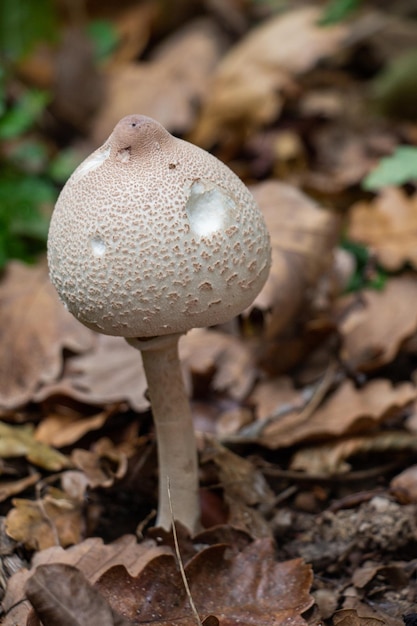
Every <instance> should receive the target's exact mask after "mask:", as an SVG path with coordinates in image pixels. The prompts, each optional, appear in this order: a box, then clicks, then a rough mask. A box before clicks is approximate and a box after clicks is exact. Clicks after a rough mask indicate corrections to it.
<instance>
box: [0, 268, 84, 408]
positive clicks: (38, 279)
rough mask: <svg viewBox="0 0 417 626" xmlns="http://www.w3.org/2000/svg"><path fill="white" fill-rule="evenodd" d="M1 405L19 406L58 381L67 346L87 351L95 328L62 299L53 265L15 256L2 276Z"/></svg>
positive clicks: (0, 292)
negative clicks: (29, 262) (76, 316)
mask: <svg viewBox="0 0 417 626" xmlns="http://www.w3.org/2000/svg"><path fill="white" fill-rule="evenodd" d="M0 328H1V329H2V330H1V333H2V334H1V341H0V408H3V409H14V408H16V407H19V406H21V405H23V404H25V403H26V402H28V401H30V400H32V398H33V396H34V394H35V392H36V391H38V390H39V388H40V387H41V386H42V385H44V384H46V383H51V382H53V381H55V380H56V379H57V378H58V376H59V374H60V372H61V369H62V363H63V356H62V351H63V349H64V348H67V349H69V350H71V351H73V352H83V351H85V350H87V349H88V348H90V347H91V346H92V343H93V333H92V332H91V331H90V330H88V329H87V328H85V327H84V326H82V324H80V323H79V322H77V321H76V320H75V319H74V318H73V316H72V315H70V314H69V313H68V312H67V311H66V310H65V309H64V307H63V306H62V304H61V303H60V302H59V300H58V296H57V295H56V292H55V290H54V288H53V287H52V285H51V283H50V282H49V278H48V274H47V269H46V267H45V266H44V265H43V264H41V265H38V266H36V267H29V266H25V265H23V264H21V263H18V262H15V261H13V262H11V263H9V265H8V266H7V267H6V270H5V272H4V274H3V276H2V280H1V282H0Z"/></svg>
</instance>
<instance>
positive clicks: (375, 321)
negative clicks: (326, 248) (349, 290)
mask: <svg viewBox="0 0 417 626" xmlns="http://www.w3.org/2000/svg"><path fill="white" fill-rule="evenodd" d="M337 309H338V310H339V311H343V310H348V311H349V312H348V314H347V315H346V316H345V318H344V319H343V321H342V322H341V323H339V332H340V333H341V335H342V337H343V347H342V358H343V359H344V360H345V361H347V362H348V364H349V366H350V367H352V368H353V369H360V370H364V371H368V370H372V369H375V368H377V367H380V366H381V365H384V364H385V363H389V362H390V361H392V360H393V359H394V358H395V356H396V355H397V353H398V351H399V349H400V348H401V344H402V343H403V342H404V341H405V340H406V339H408V338H409V337H411V336H412V335H413V334H414V333H415V332H416V330H417V281H416V278H415V276H414V275H413V274H402V275H401V276H398V277H395V278H391V279H390V280H388V281H387V283H386V285H385V287H384V289H383V291H375V290H371V289H368V290H365V291H363V292H362V293H361V295H360V298H358V296H357V295H353V296H346V297H345V298H342V299H341V300H340V301H339V303H338V306H337ZM335 313H336V314H337V310H335Z"/></svg>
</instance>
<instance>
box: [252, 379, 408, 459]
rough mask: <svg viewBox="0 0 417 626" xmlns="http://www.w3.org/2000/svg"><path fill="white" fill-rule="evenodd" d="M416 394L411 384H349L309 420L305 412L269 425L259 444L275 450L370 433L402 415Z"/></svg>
mask: <svg viewBox="0 0 417 626" xmlns="http://www.w3.org/2000/svg"><path fill="white" fill-rule="evenodd" d="M416 394H417V390H416V388H415V387H414V385H412V384H411V383H402V384H400V385H398V386H396V387H393V386H392V385H391V383H390V381H389V380H386V379H378V380H372V381H370V382H369V383H368V384H367V385H366V386H365V387H362V388H361V389H356V388H355V386H354V385H353V383H352V382H351V381H350V380H346V381H345V382H344V383H342V384H341V385H340V386H339V387H338V388H337V389H336V391H334V392H333V393H332V395H331V396H330V397H329V398H328V399H327V400H326V401H325V402H324V403H323V404H322V406H321V407H319V408H318V409H316V411H314V413H313V414H312V415H308V417H307V418H306V417H305V416H304V413H303V412H302V413H298V414H297V413H294V412H291V413H287V414H285V415H283V416H281V417H278V419H277V420H275V421H273V422H272V423H271V422H269V421H268V423H267V425H266V427H265V429H264V430H263V431H262V432H261V434H260V436H259V439H258V442H259V443H260V444H262V445H264V446H266V447H268V448H272V449H275V448H280V447H287V446H292V445H294V444H296V443H299V442H306V441H311V440H314V439H320V438H323V437H335V436H340V435H346V434H349V433H354V432H359V431H360V432H366V430H368V429H369V428H373V427H374V425H375V424H378V423H380V422H382V421H383V420H386V419H388V418H389V417H392V416H393V415H395V414H396V413H398V412H399V411H401V410H402V409H403V408H404V407H406V406H407V405H408V404H410V403H411V402H412V401H413V400H414V399H415V397H416Z"/></svg>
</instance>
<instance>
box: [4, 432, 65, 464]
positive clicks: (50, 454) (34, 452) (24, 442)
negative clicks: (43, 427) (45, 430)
mask: <svg viewBox="0 0 417 626" xmlns="http://www.w3.org/2000/svg"><path fill="white" fill-rule="evenodd" d="M19 456H24V457H26V458H27V460H28V461H29V462H30V463H33V464H34V465H37V466H39V467H42V468H43V469H46V470H49V471H51V472H58V471H59V470H61V469H64V468H65V467H68V466H69V465H70V461H69V459H68V458H67V457H66V456H64V455H63V454H61V453H60V452H58V451H57V450H54V449H53V448H50V447H49V446H47V445H45V444H43V443H40V442H38V441H36V440H35V436H34V428H33V426H32V425H31V424H27V425H25V426H9V425H8V424H4V423H3V422H0V458H6V459H7V458H12V457H19Z"/></svg>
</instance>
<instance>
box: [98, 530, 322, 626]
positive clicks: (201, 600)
mask: <svg viewBox="0 0 417 626" xmlns="http://www.w3.org/2000/svg"><path fill="white" fill-rule="evenodd" d="M185 572H186V575H187V579H188V583H189V586H190V591H191V595H192V598H193V601H194V603H195V605H196V608H197V611H198V613H199V615H200V617H201V618H202V619H203V618H204V617H206V616H208V615H214V616H216V617H217V618H218V620H219V624H220V626H238V624H242V623H244V624H247V625H248V626H249V625H252V624H253V626H255V625H256V626H284V624H285V626H305V624H306V622H305V620H304V619H303V618H302V617H301V613H303V612H304V611H305V610H307V609H308V608H309V607H310V606H311V604H312V602H313V599H312V597H311V596H310V595H309V590H310V585H311V581H312V575H311V569H310V567H309V566H308V565H305V564H304V563H303V562H302V561H301V560H300V559H296V560H292V561H286V562H284V563H277V562H276V560H275V557H274V548H273V543H272V542H271V541H270V540H269V539H262V540H257V541H254V542H252V543H251V544H249V546H247V547H246V548H244V549H243V550H242V551H241V552H238V553H237V554H236V553H231V552H229V551H228V550H227V546H226V545H221V544H220V545H219V544H218V545H214V546H210V547H208V548H205V549H203V550H202V551H201V552H199V553H198V554H197V555H196V556H195V557H193V558H192V559H191V561H189V562H188V563H187V564H186V565H185ZM230 581H233V584H231V583H230ZM96 585H97V588H98V589H99V590H100V592H101V593H102V594H103V595H104V597H105V598H106V599H107V601H108V602H109V604H110V605H111V606H112V608H113V609H114V610H115V611H116V612H118V613H120V614H121V615H123V616H124V617H125V618H127V619H131V620H135V619H136V620H137V622H136V623H140V622H141V621H142V622H146V621H153V622H155V621H156V622H158V624H159V625H160V626H171V625H172V624H173V623H175V624H178V625H179V626H194V625H195V617H194V615H193V614H192V613H191V610H190V608H189V603H188V598H187V595H186V593H185V590H184V585H183V583H182V580H181V577H180V575H179V571H178V569H177V565H176V562H175V559H174V557H173V556H169V555H166V556H161V557H157V558H155V559H154V560H153V561H151V562H150V563H148V565H147V566H145V567H144V568H143V570H142V571H141V572H140V573H139V574H138V576H137V577H136V578H132V577H131V576H129V575H128V573H127V571H126V570H125V568H124V567H120V566H119V567H112V568H110V569H108V570H107V572H106V573H105V574H103V576H101V578H100V579H99V580H98V581H97V583H96Z"/></svg>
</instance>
